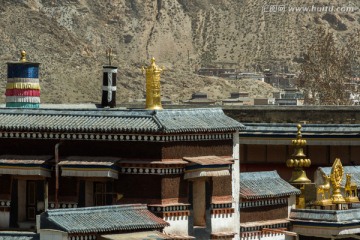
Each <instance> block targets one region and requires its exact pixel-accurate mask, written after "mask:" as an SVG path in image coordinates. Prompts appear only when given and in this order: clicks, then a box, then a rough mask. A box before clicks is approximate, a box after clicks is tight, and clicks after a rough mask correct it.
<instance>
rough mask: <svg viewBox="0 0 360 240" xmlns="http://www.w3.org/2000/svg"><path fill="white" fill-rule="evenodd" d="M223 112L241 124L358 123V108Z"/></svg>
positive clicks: (233, 109)
mask: <svg viewBox="0 0 360 240" xmlns="http://www.w3.org/2000/svg"><path fill="white" fill-rule="evenodd" d="M223 110H224V112H225V114H226V115H228V116H229V117H232V118H234V119H236V120H238V121H239V122H241V123H246V122H252V123H260V122H261V123H270V122H273V123H338V124H339V123H341V124H346V123H348V124H354V123H360V106H238V107H230V106H227V107H224V108H223Z"/></svg>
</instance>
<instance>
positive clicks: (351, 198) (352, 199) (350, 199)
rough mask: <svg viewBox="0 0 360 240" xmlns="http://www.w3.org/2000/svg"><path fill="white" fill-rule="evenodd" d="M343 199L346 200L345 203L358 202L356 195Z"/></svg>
mask: <svg viewBox="0 0 360 240" xmlns="http://www.w3.org/2000/svg"><path fill="white" fill-rule="evenodd" d="M345 201H346V203H359V202H360V200H359V198H358V197H346V198H345Z"/></svg>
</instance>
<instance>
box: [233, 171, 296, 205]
mask: <svg viewBox="0 0 360 240" xmlns="http://www.w3.org/2000/svg"><path fill="white" fill-rule="evenodd" d="M297 194H300V190H298V189H297V188H295V187H293V186H292V185H290V184H289V183H288V182H286V181H285V180H283V179H282V178H281V177H280V176H279V174H278V173H277V172H276V171H267V172H241V173H240V197H241V198H244V199H259V198H271V197H281V196H290V195H297Z"/></svg>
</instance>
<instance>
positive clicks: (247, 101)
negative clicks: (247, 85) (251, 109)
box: [222, 92, 252, 106]
mask: <svg viewBox="0 0 360 240" xmlns="http://www.w3.org/2000/svg"><path fill="white" fill-rule="evenodd" d="M222 104H223V105H228V106H239V105H252V99H251V98H250V97H249V93H248V92H231V93H230V98H228V99H223V100H222Z"/></svg>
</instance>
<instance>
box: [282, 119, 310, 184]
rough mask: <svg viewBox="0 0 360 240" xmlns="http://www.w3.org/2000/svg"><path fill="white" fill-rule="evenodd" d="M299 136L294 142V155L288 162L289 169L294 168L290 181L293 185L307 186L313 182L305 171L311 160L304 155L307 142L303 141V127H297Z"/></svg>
mask: <svg viewBox="0 0 360 240" xmlns="http://www.w3.org/2000/svg"><path fill="white" fill-rule="evenodd" d="M297 129H298V131H297V136H296V139H295V140H292V141H291V142H292V145H293V146H294V148H295V149H294V153H293V154H292V155H291V158H290V159H288V160H287V161H286V165H287V166H288V167H293V168H294V170H293V172H292V176H291V178H290V180H289V183H291V184H306V183H311V180H310V179H309V178H308V177H307V176H306V172H305V171H304V170H303V168H304V167H310V165H311V160H310V159H308V158H306V155H305V154H304V147H305V146H306V140H305V139H302V135H301V125H300V124H298V125H297Z"/></svg>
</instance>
